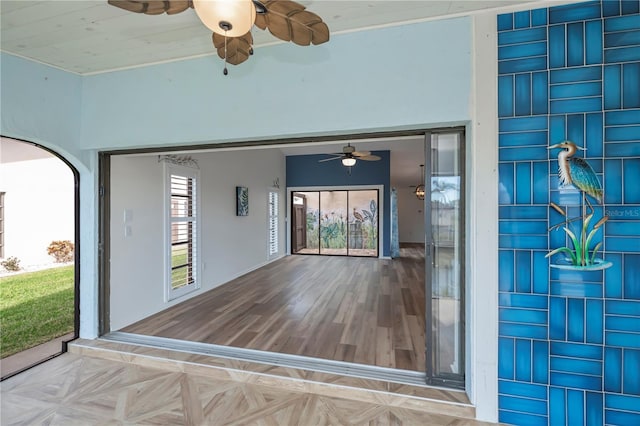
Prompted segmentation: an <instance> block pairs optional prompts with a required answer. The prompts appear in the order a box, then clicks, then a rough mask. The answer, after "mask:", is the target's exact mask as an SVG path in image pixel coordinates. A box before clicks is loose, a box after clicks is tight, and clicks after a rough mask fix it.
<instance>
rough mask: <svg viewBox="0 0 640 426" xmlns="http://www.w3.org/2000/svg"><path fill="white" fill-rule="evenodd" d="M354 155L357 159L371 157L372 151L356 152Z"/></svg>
mask: <svg viewBox="0 0 640 426" xmlns="http://www.w3.org/2000/svg"><path fill="white" fill-rule="evenodd" d="M352 154H353V155H355V156H356V157H366V156H368V155H371V151H354V152H352Z"/></svg>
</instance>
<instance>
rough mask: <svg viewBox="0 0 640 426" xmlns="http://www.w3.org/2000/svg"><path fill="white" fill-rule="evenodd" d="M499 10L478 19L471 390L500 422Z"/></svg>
mask: <svg viewBox="0 0 640 426" xmlns="http://www.w3.org/2000/svg"><path fill="white" fill-rule="evenodd" d="M496 25H497V24H496V13H495V12H494V13H487V14H484V15H476V16H475V17H474V19H473V49H472V52H473V53H472V66H473V72H472V76H473V80H472V82H471V93H470V95H471V97H470V102H471V104H470V110H471V116H472V117H473V121H472V122H471V123H470V124H469V125H468V127H467V129H468V132H467V135H468V137H467V141H468V142H467V145H466V146H467V177H466V179H467V188H468V191H467V194H468V195H467V209H466V210H467V211H466V217H467V219H468V220H467V225H466V227H467V235H468V236H469V237H468V240H467V244H468V245H467V247H466V254H467V268H466V282H467V286H466V300H467V303H466V304H465V305H466V307H465V309H466V312H465V317H466V322H467V324H466V327H467V330H468V333H467V336H466V345H467V350H466V357H467V358H466V363H467V372H468V373H469V374H467V380H466V390H467V394H468V395H469V399H470V400H471V403H472V404H473V405H475V406H476V418H477V419H478V420H482V421H486V422H497V421H498V138H497V135H498V114H497V111H498V104H497V96H496V93H497V75H498V69H497V68H498V58H497V50H498V47H497V46H498V43H497V30H496Z"/></svg>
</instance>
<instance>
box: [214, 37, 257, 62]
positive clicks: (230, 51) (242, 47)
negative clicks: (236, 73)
mask: <svg viewBox="0 0 640 426" xmlns="http://www.w3.org/2000/svg"><path fill="white" fill-rule="evenodd" d="M211 38H212V40H213V46H214V47H215V48H216V49H217V50H218V56H220V58H222V59H224V39H225V37H224V36H223V35H220V34H217V33H213V35H212V37H211ZM252 44H253V37H252V36H251V31H248V32H247V33H246V34H245V35H243V36H241V37H227V62H228V63H230V64H231V65H238V64H241V63H243V62H244V61H246V60H247V59H249V56H251V45H252Z"/></svg>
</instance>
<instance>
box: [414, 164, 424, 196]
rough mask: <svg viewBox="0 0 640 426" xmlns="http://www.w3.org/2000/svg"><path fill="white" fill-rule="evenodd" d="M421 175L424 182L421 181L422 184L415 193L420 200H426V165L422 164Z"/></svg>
mask: <svg viewBox="0 0 640 426" xmlns="http://www.w3.org/2000/svg"><path fill="white" fill-rule="evenodd" d="M420 175H421V176H422V180H421V181H420V183H419V184H418V185H417V186H416V189H415V191H413V193H414V194H415V196H416V197H418V200H424V194H425V190H424V183H423V182H424V164H420Z"/></svg>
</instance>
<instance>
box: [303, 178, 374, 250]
mask: <svg viewBox="0 0 640 426" xmlns="http://www.w3.org/2000/svg"><path fill="white" fill-rule="evenodd" d="M378 205H379V192H378V190H377V189H357V190H324V191H294V192H292V193H291V217H292V230H291V231H292V232H291V248H292V253H293V254H320V255H327V256H364V257H378V247H379V241H378V235H379V225H378Z"/></svg>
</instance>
